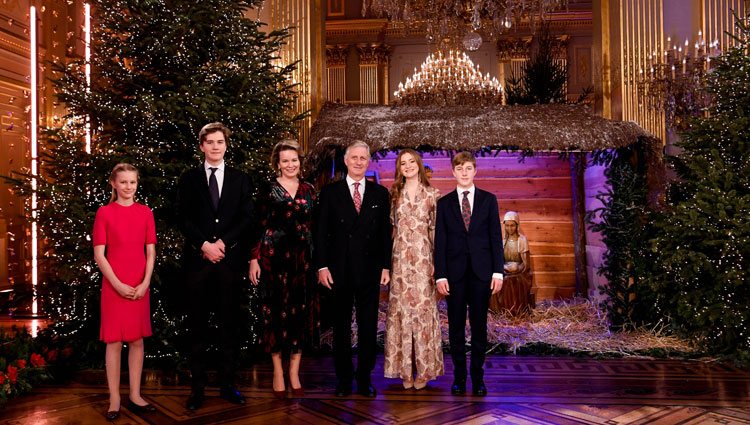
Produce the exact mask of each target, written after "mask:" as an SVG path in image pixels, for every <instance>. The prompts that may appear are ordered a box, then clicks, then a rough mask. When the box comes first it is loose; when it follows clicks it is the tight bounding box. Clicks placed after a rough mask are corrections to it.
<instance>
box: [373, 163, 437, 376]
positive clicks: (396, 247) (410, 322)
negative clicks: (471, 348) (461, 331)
mask: <svg viewBox="0 0 750 425" xmlns="http://www.w3.org/2000/svg"><path fill="white" fill-rule="evenodd" d="M439 197H440V193H439V191H438V190H437V189H435V188H434V187H431V186H430V182H429V180H428V179H427V176H426V175H425V169H424V165H423V164H422V158H421V157H420V156H419V154H418V153H417V152H415V151H414V150H412V149H404V150H402V151H401V152H400V153H399V155H398V157H397V159H396V177H395V179H394V183H393V186H392V187H391V203H392V207H391V221H392V223H393V229H394V238H393V265H392V268H393V269H392V277H391V288H390V294H389V299H388V313H387V319H386V334H385V365H384V369H385V377H386V378H401V379H402V380H403V383H404V388H406V389H409V388H412V387H413V388H415V389H422V388H424V387H425V386H426V385H427V382H428V381H431V380H433V379H435V378H436V377H438V376H440V375H442V374H443V350H442V340H441V333H440V322H439V320H438V310H437V292H436V290H435V282H434V279H433V272H434V268H433V241H434V235H435V207H436V205H437V200H438V198H439ZM415 374H416V377H415Z"/></svg>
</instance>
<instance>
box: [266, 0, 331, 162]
mask: <svg viewBox="0 0 750 425" xmlns="http://www.w3.org/2000/svg"><path fill="white" fill-rule="evenodd" d="M321 2H322V0H266V2H265V4H264V7H267V8H269V9H270V21H271V22H270V25H271V27H272V28H274V29H278V28H291V30H290V37H289V38H288V39H287V43H286V45H284V46H283V47H282V48H281V50H280V52H279V59H280V62H281V65H282V66H284V65H288V64H291V63H294V62H297V61H299V62H298V66H297V69H295V70H294V72H293V73H292V81H293V82H295V83H299V89H298V97H297V100H296V102H295V104H294V106H293V108H292V109H293V110H292V111H290V112H291V113H292V114H293V115H296V114H300V113H303V112H306V111H309V112H310V116H309V117H307V118H306V119H304V120H303V121H301V122H300V123H299V126H298V130H299V142H300V145H302V147H303V149H307V146H308V142H309V140H308V139H309V137H310V127H312V123H313V121H314V120H315V117H316V116H317V114H318V112H319V111H320V108H321V106H322V105H323V101H324V99H325V95H324V93H323V78H324V75H325V74H324V72H323V63H324V60H325V56H324V55H325V45H324V41H323V35H324V32H323V31H324V25H323V22H324V21H323V7H322V4H321Z"/></svg>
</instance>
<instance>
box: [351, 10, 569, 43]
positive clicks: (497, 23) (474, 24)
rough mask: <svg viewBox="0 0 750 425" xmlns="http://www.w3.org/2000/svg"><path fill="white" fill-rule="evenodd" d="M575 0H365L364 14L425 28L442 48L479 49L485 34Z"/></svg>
mask: <svg viewBox="0 0 750 425" xmlns="http://www.w3.org/2000/svg"><path fill="white" fill-rule="evenodd" d="M572 1H575V0H363V1H362V16H363V17H380V18H383V17H387V18H388V19H389V20H390V21H391V22H393V23H395V24H396V26H401V28H403V29H404V30H407V31H408V30H423V31H425V32H426V37H427V41H428V42H429V43H430V44H437V45H438V49H450V48H463V49H466V50H476V49H478V48H479V46H480V45H481V44H482V34H483V35H484V36H485V37H487V38H489V39H495V38H496V37H497V36H498V35H499V34H501V33H503V32H506V31H508V30H509V29H510V28H511V27H513V26H514V25H515V26H519V24H520V23H521V22H528V23H529V24H530V25H531V26H532V28H533V27H534V25H535V23H536V21H538V20H542V19H544V18H545V17H546V15H547V14H549V13H551V12H553V11H555V10H559V9H562V8H566V7H567V6H568V4H569V3H570V2H572Z"/></svg>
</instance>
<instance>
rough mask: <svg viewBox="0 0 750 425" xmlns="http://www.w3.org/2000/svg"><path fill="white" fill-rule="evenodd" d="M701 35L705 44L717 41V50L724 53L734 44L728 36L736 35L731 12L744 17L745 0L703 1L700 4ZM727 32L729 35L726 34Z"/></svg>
mask: <svg viewBox="0 0 750 425" xmlns="http://www.w3.org/2000/svg"><path fill="white" fill-rule="evenodd" d="M701 6H702V11H701V12H702V13H701V16H702V21H703V28H702V29H703V34H704V37H705V39H706V40H707V42H712V41H714V40H718V41H719V48H720V49H721V50H722V51H725V50H726V49H727V48H728V47H730V46H732V45H733V44H734V40H732V37H731V36H730V35H729V34H733V35H736V34H737V29H736V28H735V26H734V16H733V15H732V11H734V12H736V13H737V15H738V16H740V17H744V16H745V14H746V13H747V11H748V1H747V0H703V2H702V5H701ZM727 32H728V33H729V34H727Z"/></svg>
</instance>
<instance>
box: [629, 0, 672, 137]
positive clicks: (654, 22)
mask: <svg viewBox="0 0 750 425" xmlns="http://www.w3.org/2000/svg"><path fill="white" fill-rule="evenodd" d="M620 34H621V40H622V47H621V56H620V58H621V59H620V61H621V68H620V71H621V80H622V119H623V120H624V121H635V122H637V123H638V124H639V125H640V126H641V127H643V128H644V129H646V130H648V131H650V132H651V133H653V134H654V135H656V136H657V137H659V138H660V139H661V140H662V141H663V142H665V143H666V140H667V137H666V136H667V135H666V123H665V117H664V112H663V111H661V110H659V109H657V108H655V107H649V106H648V103H647V99H645V97H644V96H643V94H642V93H639V91H638V87H637V85H638V79H639V78H642V77H643V75H644V74H645V73H647V72H650V67H651V65H650V64H651V63H652V62H653V61H654V60H655V58H656V57H657V56H655V55H663V54H664V51H665V50H667V46H666V45H665V40H664V4H663V0H621V2H620Z"/></svg>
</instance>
